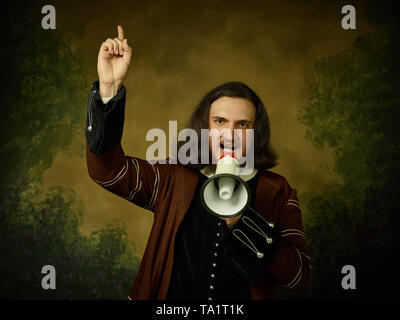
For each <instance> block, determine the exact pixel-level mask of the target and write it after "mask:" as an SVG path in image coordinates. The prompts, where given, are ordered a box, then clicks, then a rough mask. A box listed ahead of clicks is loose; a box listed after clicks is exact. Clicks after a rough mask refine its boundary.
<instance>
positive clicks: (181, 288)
mask: <svg viewBox="0 0 400 320" xmlns="http://www.w3.org/2000/svg"><path fill="white" fill-rule="evenodd" d="M257 179H258V175H256V176H255V177H253V178H252V179H251V180H249V181H248V182H247V183H248V184H249V186H250V189H251V191H252V195H253V196H252V204H251V205H254V200H255V199H254V198H255V196H254V195H255V190H256V185H257ZM206 180H207V178H206V177H205V176H204V175H202V174H200V180H199V184H198V186H197V190H196V194H195V197H194V199H193V201H192V204H191V206H190V209H189V211H188V212H187V213H186V215H185V218H184V221H183V222H182V225H181V227H180V229H179V231H178V233H177V235H176V241H175V257H174V266H173V270H172V274H171V280H170V286H169V291H168V295H167V299H184V300H187V299H209V300H219V299H230V300H232V299H250V298H251V295H250V288H249V284H248V283H247V282H246V281H245V280H244V279H243V278H242V277H240V275H239V274H238V273H237V272H236V271H235V270H234V269H233V267H232V266H231V265H230V264H229V262H228V261H227V259H226V258H225V253H224V248H223V242H222V237H223V236H224V234H225V233H227V232H230V229H229V228H228V227H227V226H226V223H225V221H224V220H221V219H219V218H218V217H216V216H213V215H211V214H210V213H208V212H206V211H205V209H204V208H203V206H202V205H201V201H200V188H201V186H202V184H203V183H204V181H206Z"/></svg>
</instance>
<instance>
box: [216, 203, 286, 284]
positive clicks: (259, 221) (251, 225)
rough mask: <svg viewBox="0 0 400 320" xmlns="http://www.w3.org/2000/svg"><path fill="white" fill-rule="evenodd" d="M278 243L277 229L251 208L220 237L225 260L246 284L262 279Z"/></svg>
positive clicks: (278, 234) (278, 231)
mask: <svg viewBox="0 0 400 320" xmlns="http://www.w3.org/2000/svg"><path fill="white" fill-rule="evenodd" d="M279 240H280V230H279V228H278V227H277V226H275V225H274V224H273V223H271V222H268V221H267V220H266V219H265V218H264V217H263V216H261V215H260V214H258V213H257V212H255V211H254V210H253V209H251V208H248V209H247V210H246V211H245V212H244V213H243V216H242V218H241V219H240V220H239V221H238V222H237V223H236V224H235V225H234V227H233V228H232V230H230V231H229V232H227V233H226V234H225V235H224V237H223V241H224V248H225V255H226V258H227V259H228V261H229V262H230V264H231V265H232V266H233V267H234V269H235V270H236V271H237V272H238V273H239V274H240V275H241V276H242V277H243V278H244V279H245V280H247V281H248V282H249V283H257V282H259V281H261V280H262V279H263V278H264V276H265V274H266V270H267V265H268V263H269V262H270V261H271V259H272V258H273V256H274V254H275V252H276V251H277V249H278V245H279Z"/></svg>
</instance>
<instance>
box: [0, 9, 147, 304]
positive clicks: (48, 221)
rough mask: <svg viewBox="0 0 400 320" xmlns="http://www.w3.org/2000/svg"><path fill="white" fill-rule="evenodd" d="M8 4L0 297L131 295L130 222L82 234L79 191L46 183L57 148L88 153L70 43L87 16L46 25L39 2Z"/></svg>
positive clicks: (79, 79) (82, 87)
mask: <svg viewBox="0 0 400 320" xmlns="http://www.w3.org/2000/svg"><path fill="white" fill-rule="evenodd" d="M8 6H9V8H7V9H8V10H7V15H6V16H5V17H3V18H4V19H2V21H1V25H0V31H1V36H2V43H3V44H5V45H4V46H3V48H2V50H1V51H0V61H1V63H2V71H3V72H2V78H1V81H2V89H3V92H5V94H4V95H3V98H2V101H1V109H0V112H1V117H0V148H1V150H2V152H1V154H0V161H1V166H0V175H1V177H2V179H1V181H0V274H1V275H2V280H1V282H0V298H2V299H126V296H127V294H128V293H129V289H130V286H131V284H132V282H133V280H134V278H135V275H136V272H137V267H138V265H139V259H138V258H137V257H135V249H134V246H133V244H132V243H130V242H129V241H128V239H127V233H126V227H125V226H124V225H121V224H120V223H116V222H114V223H109V224H107V225H106V226H105V227H104V228H103V229H101V230H98V231H96V232H94V233H92V234H91V235H90V236H85V235H83V234H82V233H81V232H80V230H79V228H80V226H81V224H82V222H83V217H84V209H83V205H82V203H81V201H80V200H79V198H78V197H77V195H76V194H75V193H74V191H73V190H70V189H67V188H63V187H53V188H52V189H51V190H50V191H48V192H47V193H46V194H44V193H43V190H42V175H43V172H44V170H46V169H47V168H49V167H50V166H51V164H52V162H53V158H54V156H55V155H56V154H57V153H58V152H60V151H62V152H63V153H64V154H68V155H77V156H81V157H82V156H83V154H84V147H85V138H84V134H83V132H84V128H85V116H86V103H87V100H86V99H87V92H88V82H87V79H86V77H85V70H84V68H83V67H82V64H81V63H80V61H79V59H78V58H77V56H76V55H75V54H74V53H73V52H72V50H71V47H72V46H73V43H74V41H75V40H77V39H79V37H81V36H82V34H83V29H82V26H80V25H77V24H73V23H71V22H70V21H67V22H65V23H64V24H63V25H57V29H56V30H43V29H41V26H40V15H39V16H37V15H34V17H32V15H31V13H33V12H36V13H40V11H41V10H40V9H41V7H40V6H39V4H37V3H36V2H33V1H13V2H12V3H9V4H8ZM10 26H13V27H12V28H10ZM77 141H78V142H79V143H77ZM47 264H50V265H53V266H54V267H55V269H56V286H57V287H56V290H43V289H42V287H41V280H42V277H43V276H44V275H43V274H41V270H42V267H43V266H44V265H47Z"/></svg>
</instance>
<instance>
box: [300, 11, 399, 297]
mask: <svg viewBox="0 0 400 320" xmlns="http://www.w3.org/2000/svg"><path fill="white" fill-rule="evenodd" d="M383 7H385V6H383ZM397 8H398V6H397ZM397 12H398V11H397ZM380 14H383V13H382V11H380ZM388 14H390V15H393V12H391V13H389V12H388ZM381 18H382V16H380V18H379V21H380V22H382V21H383V20H382V19H381ZM388 21H390V22H391V23H390V24H387V23H386V24H383V25H380V26H379V27H377V30H376V32H375V33H373V34H369V35H366V36H362V37H360V38H358V39H357V41H355V43H354V45H353V47H352V48H350V49H348V50H346V51H344V52H342V53H340V54H338V55H336V56H331V57H326V58H323V59H321V60H319V61H318V62H317V63H316V64H315V68H314V78H313V82H312V85H311V87H310V99H309V102H308V103H307V104H306V105H305V106H304V107H303V108H302V110H301V111H300V113H299V115H298V119H299V120H300V121H301V122H302V123H303V124H305V125H306V126H307V132H306V134H307V137H308V139H310V140H311V141H312V142H313V143H314V144H315V145H316V146H317V147H319V148H323V147H325V146H327V147H330V148H332V149H333V150H334V156H335V167H334V169H335V170H336V172H337V173H338V174H340V175H341V176H342V178H343V181H344V184H343V185H332V186H331V187H329V188H327V189H326V190H324V194H323V196H315V195H312V194H303V195H301V200H302V202H303V203H304V204H305V205H306V206H307V209H308V210H307V212H306V213H305V215H304V224H305V229H306V234H307V235H308V242H309V245H310V249H311V253H312V260H313V264H312V267H313V269H312V281H311V287H310V291H309V296H310V297H313V298H360V297H370V298H371V297H374V298H382V297H394V295H395V294H396V291H395V289H396V287H397V284H399V283H400V281H399V277H398V276H397V273H398V268H399V263H398V262H397V261H398V259H396V257H395V256H396V253H397V252H399V243H400V242H399V240H400V239H399V235H398V231H397V230H398V226H399V222H400V219H399V216H398V213H399V211H400V210H399V209H400V200H399V197H398V194H399V192H400V182H399V181H400V180H399V173H400V172H399V159H400V127H399V125H398V123H399V120H400V105H399V102H400V91H399V88H400V72H399V70H400V63H399V59H398V57H399V53H400V42H399V25H398V23H395V22H393V21H394V20H392V19H388ZM346 264H351V265H354V266H355V268H356V271H357V286H358V287H357V289H356V290H355V291H351V290H350V291H348V292H346V291H345V290H343V289H342V288H341V285H340V283H341V278H342V277H343V276H344V275H342V274H341V268H342V267H343V266H344V265H346Z"/></svg>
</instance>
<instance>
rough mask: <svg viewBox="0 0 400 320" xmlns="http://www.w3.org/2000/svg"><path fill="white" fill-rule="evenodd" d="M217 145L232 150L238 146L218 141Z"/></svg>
mask: <svg viewBox="0 0 400 320" xmlns="http://www.w3.org/2000/svg"><path fill="white" fill-rule="evenodd" d="M219 146H220V148H221V150H231V151H234V150H236V149H237V148H238V147H237V146H233V145H230V144H223V143H220V145H219Z"/></svg>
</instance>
